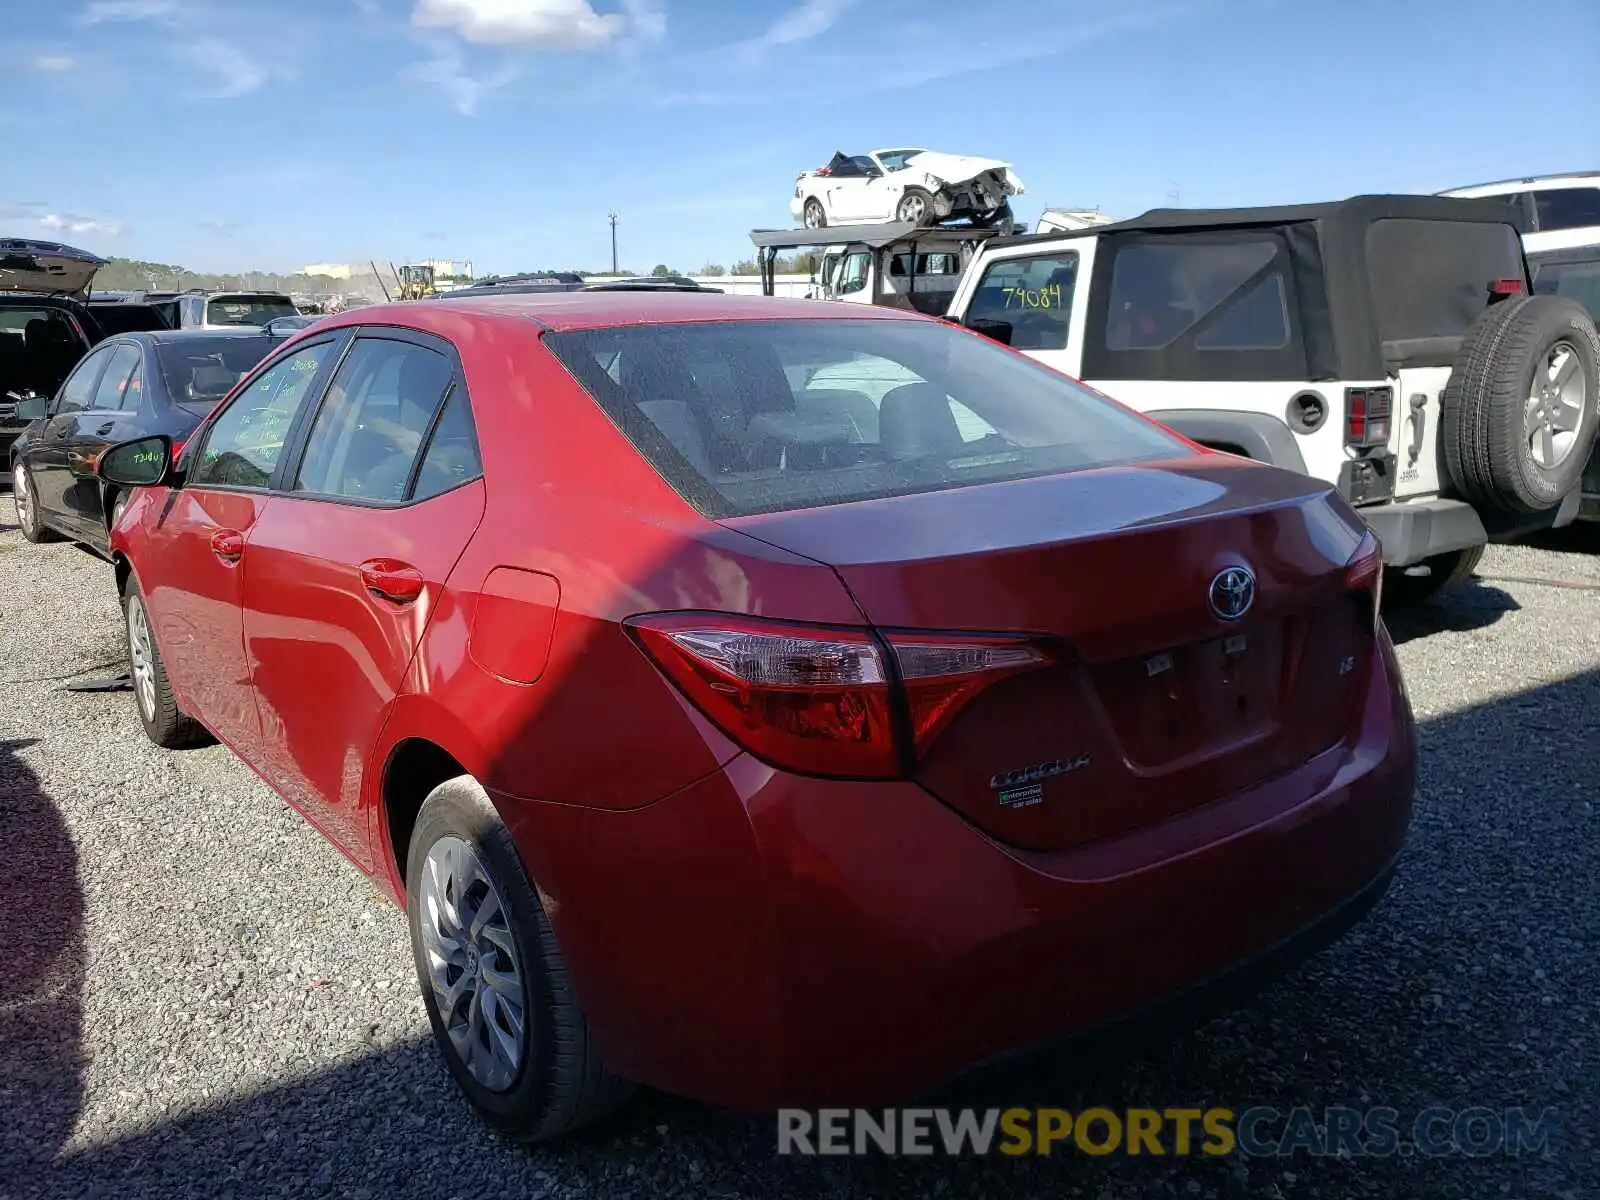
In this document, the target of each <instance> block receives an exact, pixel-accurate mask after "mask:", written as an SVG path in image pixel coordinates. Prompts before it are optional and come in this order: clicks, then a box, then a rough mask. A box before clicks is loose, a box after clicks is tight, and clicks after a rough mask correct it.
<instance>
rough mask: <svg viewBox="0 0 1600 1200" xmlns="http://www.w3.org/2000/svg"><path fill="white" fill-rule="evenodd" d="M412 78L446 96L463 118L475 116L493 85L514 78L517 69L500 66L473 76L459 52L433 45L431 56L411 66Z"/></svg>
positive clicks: (499, 85) (501, 83)
mask: <svg viewBox="0 0 1600 1200" xmlns="http://www.w3.org/2000/svg"><path fill="white" fill-rule="evenodd" d="M413 74H414V77H415V78H417V79H419V80H421V81H422V82H423V83H431V84H433V85H434V86H435V87H437V88H438V89H439V90H440V91H442V92H443V93H444V94H445V96H446V97H447V98H448V99H449V101H450V105H451V107H452V108H454V109H455V110H456V111H457V112H458V113H460V114H461V115H462V116H464V117H472V116H476V115H477V113H478V104H479V102H480V101H481V100H482V99H483V98H484V96H486V95H488V94H489V93H490V92H492V91H494V90H495V89H496V88H502V87H504V86H505V85H506V84H508V83H510V82H511V81H512V80H513V79H515V78H516V76H517V73H516V71H515V70H514V69H513V68H512V67H511V66H510V65H509V64H505V65H502V66H501V67H500V68H499V69H498V70H496V71H493V72H491V73H490V74H488V75H473V74H470V73H469V72H468V71H467V67H466V64H465V63H464V62H463V61H462V59H461V55H459V54H457V53H456V52H455V51H454V50H453V49H451V48H449V47H447V46H438V47H435V48H434V53H433V57H432V58H430V59H429V60H428V61H427V62H424V63H419V64H417V66H416V67H415V68H413Z"/></svg>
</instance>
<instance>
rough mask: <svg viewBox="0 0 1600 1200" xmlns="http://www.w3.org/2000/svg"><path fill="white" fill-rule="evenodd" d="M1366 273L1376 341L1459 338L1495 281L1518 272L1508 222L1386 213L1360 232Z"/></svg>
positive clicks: (1518, 249)
mask: <svg viewBox="0 0 1600 1200" xmlns="http://www.w3.org/2000/svg"><path fill="white" fill-rule="evenodd" d="M1367 273H1368V275H1369V277H1370V278H1371V281H1372V304H1373V311H1374V312H1375V314H1376V316H1377V321H1378V336H1379V338H1380V339H1382V340H1383V341H1386V342H1403V341H1411V340H1421V339H1425V338H1441V337H1461V336H1462V335H1463V334H1465V333H1466V332H1467V330H1468V329H1469V328H1471V326H1472V323H1473V322H1474V321H1476V320H1477V319H1478V317H1479V316H1480V315H1481V314H1482V312H1483V310H1484V309H1485V308H1487V307H1488V305H1489V295H1490V292H1489V288H1490V285H1491V284H1493V283H1494V281H1495V280H1497V279H1521V278H1522V276H1523V264H1522V242H1521V240H1520V239H1519V238H1518V236H1517V231H1516V230H1515V229H1513V228H1512V227H1511V226H1510V225H1501V224H1494V223H1490V222H1486V221H1423V220H1413V219H1409V218H1405V217H1386V218H1384V219H1382V220H1378V221H1374V222H1373V223H1372V226H1371V228H1370V229H1368V230H1367Z"/></svg>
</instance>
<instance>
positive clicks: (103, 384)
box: [89, 346, 144, 412]
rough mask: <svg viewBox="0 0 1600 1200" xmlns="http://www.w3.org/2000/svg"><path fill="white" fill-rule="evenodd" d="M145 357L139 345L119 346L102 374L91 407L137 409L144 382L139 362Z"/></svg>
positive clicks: (115, 409) (112, 409)
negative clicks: (140, 376)
mask: <svg viewBox="0 0 1600 1200" xmlns="http://www.w3.org/2000/svg"><path fill="white" fill-rule="evenodd" d="M143 358H144V354H143V353H142V352H141V351H140V350H139V347H137V346H118V347H117V348H116V349H115V350H113V351H112V352H111V361H110V362H108V363H107V364H106V371H105V374H104V375H102V376H100V384H99V386H98V387H96V388H95V390H94V400H93V401H92V402H91V403H90V405H89V407H90V408H95V409H108V410H111V411H113V412H115V411H117V410H119V409H129V410H133V409H137V408H138V407H139V391H140V385H141V382H142V381H141V380H140V378H139V363H140V360H141V359H143Z"/></svg>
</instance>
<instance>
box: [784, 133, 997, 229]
mask: <svg viewBox="0 0 1600 1200" xmlns="http://www.w3.org/2000/svg"><path fill="white" fill-rule="evenodd" d="M1022 193H1023V186H1022V180H1020V179H1018V178H1017V176H1016V174H1015V173H1014V172H1013V171H1012V170H1011V164H1010V163H1006V162H1001V161H1000V160H999V159H996V158H974V157H972V156H970V155H965V154H944V153H941V152H939V151H937V150H873V151H870V152H868V153H866V154H845V153H843V152H840V153H838V154H835V155H834V156H833V158H832V160H831V161H830V162H829V163H828V165H827V166H825V167H818V168H817V169H816V170H814V171H802V172H801V173H800V175H799V176H798V177H797V178H796V179H795V183H794V198H793V199H792V200H790V201H789V211H790V212H791V213H793V214H794V216H795V218H796V219H797V220H798V221H800V223H801V224H802V225H804V226H805V228H807V229H822V228H825V227H826V226H829V225H857V224H866V225H870V224H877V223H881V222H886V221H903V222H907V223H909V224H912V225H936V224H938V223H939V222H941V221H949V220H956V219H965V220H970V221H971V222H972V223H973V224H974V225H979V226H985V227H987V226H993V225H1001V224H1007V223H1009V222H1010V221H1011V219H1012V218H1011V197H1013V196H1020V195H1022Z"/></svg>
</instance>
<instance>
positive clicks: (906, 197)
mask: <svg viewBox="0 0 1600 1200" xmlns="http://www.w3.org/2000/svg"><path fill="white" fill-rule="evenodd" d="M894 219H895V220H896V221H904V222H909V223H910V224H913V225H936V224H938V218H937V217H935V216H934V212H933V196H932V195H930V194H929V193H928V192H927V191H926V190H925V189H923V188H919V187H908V188H907V189H906V190H905V192H904V193H903V194H902V195H901V197H900V199H899V201H898V202H897V203H896V204H895V206H894Z"/></svg>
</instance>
